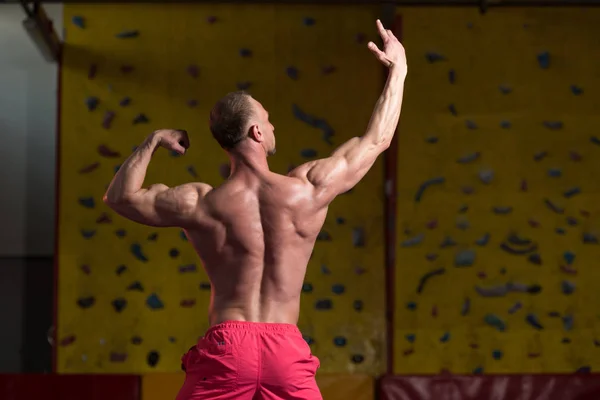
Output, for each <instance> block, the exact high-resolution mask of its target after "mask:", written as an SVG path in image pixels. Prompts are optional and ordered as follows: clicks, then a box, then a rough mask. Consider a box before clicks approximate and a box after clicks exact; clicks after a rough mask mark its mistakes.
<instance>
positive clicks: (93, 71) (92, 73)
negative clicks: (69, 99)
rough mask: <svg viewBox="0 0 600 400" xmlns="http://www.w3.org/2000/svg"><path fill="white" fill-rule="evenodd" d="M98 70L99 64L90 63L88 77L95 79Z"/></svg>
mask: <svg viewBox="0 0 600 400" xmlns="http://www.w3.org/2000/svg"><path fill="white" fill-rule="evenodd" d="M97 72H98V66H97V65H96V64H92V65H90V68H89V69H88V79H94V78H95V77H96V73H97Z"/></svg>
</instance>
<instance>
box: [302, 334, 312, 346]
mask: <svg viewBox="0 0 600 400" xmlns="http://www.w3.org/2000/svg"><path fill="white" fill-rule="evenodd" d="M302 339H304V341H305V342H306V344H308V345H309V346H310V345H312V344H314V343H315V340H314V339H313V338H312V337H310V336H307V335H302Z"/></svg>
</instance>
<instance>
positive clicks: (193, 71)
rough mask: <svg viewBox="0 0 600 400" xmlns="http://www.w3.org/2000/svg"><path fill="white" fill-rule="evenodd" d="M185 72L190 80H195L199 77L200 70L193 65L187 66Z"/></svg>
mask: <svg viewBox="0 0 600 400" xmlns="http://www.w3.org/2000/svg"><path fill="white" fill-rule="evenodd" d="M186 71H187V73H188V75H189V76H191V77H192V78H197V77H198V76H199V75H200V68H198V66H197V65H194V64H192V65H188V67H187V69H186Z"/></svg>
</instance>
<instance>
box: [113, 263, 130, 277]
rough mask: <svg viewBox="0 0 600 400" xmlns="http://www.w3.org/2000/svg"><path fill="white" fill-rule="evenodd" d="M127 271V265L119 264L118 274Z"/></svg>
mask: <svg viewBox="0 0 600 400" xmlns="http://www.w3.org/2000/svg"><path fill="white" fill-rule="evenodd" d="M125 271H127V267H126V266H125V265H119V266H118V267H117V270H116V271H115V272H116V274H117V275H121V274H123V272H125Z"/></svg>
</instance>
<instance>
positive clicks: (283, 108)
mask: <svg viewBox="0 0 600 400" xmlns="http://www.w3.org/2000/svg"><path fill="white" fill-rule="evenodd" d="M376 12H377V7H366V6H348V7H328V6H320V7H309V6H302V7H300V6H273V5H242V4H235V5H214V4H211V5H210V6H209V5H206V6H203V5H148V4H145V5H119V6H116V5H111V6H101V5H74V4H69V5H65V21H67V23H66V45H65V51H64V62H63V68H62V85H61V89H62V97H61V120H62V125H61V144H60V162H61V168H60V214H59V232H58V235H59V249H58V257H59V266H60V271H59V286H58V302H59V304H58V315H59V320H58V335H57V336H58V371H59V372H68V373H103V372H105V373H125V372H127V373H144V372H148V371H178V370H179V369H180V357H181V355H182V354H183V353H184V352H185V351H187V350H188V348H189V347H190V346H191V345H192V344H194V343H195V341H196V340H197V338H198V337H199V336H201V335H202V334H203V333H204V331H205V330H206V329H207V326H208V322H207V311H206V310H207V306H208V301H209V297H210V291H209V290H208V289H207V277H206V275H205V273H204V271H203V270H202V266H201V264H200V261H199V259H198V257H197V256H196V255H195V253H194V251H193V250H192V248H191V247H190V246H189V244H188V243H186V242H185V240H184V239H183V238H182V236H181V233H180V232H179V231H178V230H177V229H162V230H156V229H152V228H149V227H144V226H140V225H136V224H134V223H131V222H129V221H126V220H125V219H123V218H121V217H119V216H118V215H115V214H114V213H112V212H111V211H110V210H109V209H108V208H107V207H106V206H105V205H104V204H103V203H102V201H101V197H102V195H103V193H104V191H105V188H106V185H107V184H108V183H109V182H110V180H111V178H112V176H113V174H114V172H115V168H116V167H117V166H118V165H119V164H120V163H121V162H122V161H123V160H124V158H125V157H126V156H128V155H129V153H130V152H131V151H132V148H133V147H134V146H135V145H137V144H139V143H140V142H141V141H142V140H143V138H144V137H145V136H146V135H147V134H149V133H150V132H151V131H152V130H154V129H157V128H163V127H173V128H183V129H186V130H188V132H189V134H190V138H191V143H192V146H191V149H190V151H189V152H188V154H187V155H186V156H184V157H179V158H175V157H171V156H170V154H169V153H168V152H167V151H165V150H159V151H158V152H157V153H156V154H155V156H154V158H153V161H152V163H151V165H150V168H149V171H148V175H147V180H146V182H147V183H157V182H162V183H165V184H167V185H170V186H173V185H178V184H181V183H184V182H187V181H190V180H200V181H204V182H207V183H209V184H211V185H218V184H219V183H220V182H221V181H222V177H221V176H220V172H219V171H220V169H222V168H220V166H221V165H222V164H223V163H226V162H227V158H226V156H225V154H224V153H223V152H222V151H221V149H220V148H219V147H218V145H217V144H216V143H215V142H214V141H213V139H212V136H211V135H210V132H209V130H208V124H207V120H208V113H209V110H210V108H211V107H212V105H213V104H214V103H215V102H216V101H217V99H219V98H220V97H221V96H223V95H224V94H225V93H227V92H229V91H233V90H236V88H237V87H238V85H241V86H242V87H246V86H248V84H249V85H250V86H249V89H248V91H249V92H250V93H251V94H253V95H254V96H255V98H257V99H258V100H259V101H261V102H262V103H263V104H264V106H265V107H266V108H267V109H268V110H269V111H270V113H271V115H272V118H271V119H272V122H273V123H274V125H275V126H276V127H277V141H278V153H277V155H276V156H274V157H273V158H272V159H270V160H269V161H270V163H271V166H272V168H273V169H274V170H275V171H278V172H282V173H285V172H287V170H288V167H289V166H290V165H297V164H300V163H302V162H304V161H306V160H309V159H311V158H313V156H311V155H310V153H311V152H315V151H316V153H317V156H318V157H322V156H327V155H328V154H329V153H330V152H331V151H332V150H333V149H334V148H335V147H336V146H337V145H339V144H340V143H342V142H343V141H345V140H347V139H349V138H350V137H352V136H355V135H361V134H362V133H363V130H364V129H365V127H366V124H367V122H368V120H369V117H370V113H371V110H372V107H373V105H374V102H375V100H376V98H377V96H378V94H379V91H380V90H381V86H382V71H381V68H380V65H379V64H378V63H377V61H376V60H375V59H374V58H373V57H372V55H371V54H370V52H369V51H368V50H367V48H366V43H367V41H368V40H371V39H375V37H376V32H375V26H374V20H375V18H376ZM81 26H83V28H82V27H81ZM131 31H137V33H138V36H136V37H126V38H118V37H117V34H119V33H124V34H125V36H134V34H133V32H131ZM244 49H245V50H244ZM194 75H196V76H195V77H194ZM126 98H129V99H126ZM293 105H296V107H297V108H296V109H294V108H293ZM94 106H95V108H94ZM88 108H92V109H93V110H92V111H90V110H89V109H88ZM294 110H295V111H296V113H294ZM298 110H300V113H304V114H307V115H309V116H314V117H315V118H317V119H323V120H325V121H326V122H327V124H328V126H329V127H330V128H331V129H333V130H334V131H335V136H333V138H332V144H331V145H330V144H327V143H326V142H325V141H324V140H323V137H327V135H326V133H327V132H326V128H327V125H325V124H323V123H321V125H320V126H318V127H313V126H310V125H308V124H307V123H305V122H302V121H301V120H299V119H297V118H295V115H298ZM140 114H143V115H142V116H140ZM111 116H112V119H111V118H110V117H111ZM108 122H110V124H108ZM103 124H106V125H105V126H103ZM322 131H324V132H325V133H323V132H322ZM102 146H103V147H102ZM307 153H308V154H307ZM303 154H304V155H303ZM382 174H383V171H382V164H381V163H378V164H377V165H376V166H375V167H374V168H373V170H372V172H371V173H369V175H368V176H367V177H366V178H365V179H364V181H363V182H362V183H361V184H360V185H359V186H358V187H357V188H356V189H355V190H354V191H353V192H352V193H350V194H346V195H344V196H341V197H340V198H339V199H338V200H336V201H335V202H334V204H333V205H332V206H331V208H330V211H329V218H328V220H327V222H326V223H325V226H324V232H323V235H322V238H323V239H330V240H323V241H319V242H318V243H317V245H316V247H315V251H314V254H313V257H312V259H311V262H310V265H309V268H308V273H307V277H306V284H305V287H304V291H305V293H304V294H303V297H302V313H301V316H300V321H299V326H300V328H301V330H302V331H303V333H304V334H305V335H306V339H307V341H309V342H310V343H311V346H312V348H313V352H314V353H315V354H316V355H318V356H319V357H320V359H321V371H323V372H328V371H329V372H367V373H372V374H376V373H379V372H381V371H382V368H383V365H384V364H385V351H386V350H385V345H384V334H383V332H384V326H385V323H384V306H383V304H384V300H383V296H384V294H383V290H382V288H383V286H384V284H383V268H382V265H383V234H382V231H383V227H382V209H383V207H382V196H381V193H382V180H383V178H382ZM355 228H362V229H363V231H364V236H365V238H366V242H365V243H364V246H362V247H355V246H354V244H353V232H354V229H355ZM136 254H137V256H136ZM139 256H142V257H146V258H147V261H145V262H144V261H140V259H139ZM194 268H195V269H194ZM317 303H318V304H319V305H320V306H325V307H327V306H329V305H331V306H332V308H331V309H329V310H327V309H325V310H317V309H316V307H315V306H316V304H317ZM160 306H162V308H157V307H160ZM184 306H186V307H184ZM117 309H119V310H121V311H120V312H117Z"/></svg>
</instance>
